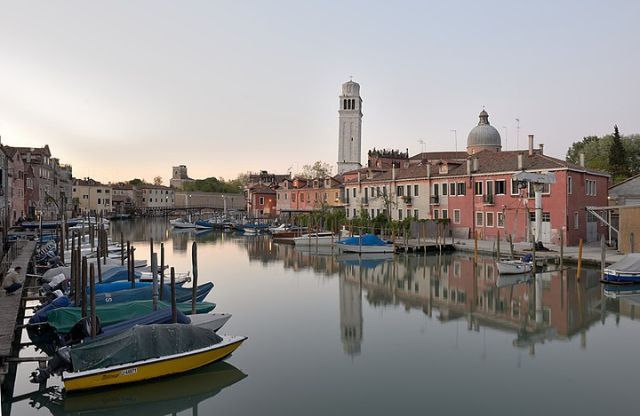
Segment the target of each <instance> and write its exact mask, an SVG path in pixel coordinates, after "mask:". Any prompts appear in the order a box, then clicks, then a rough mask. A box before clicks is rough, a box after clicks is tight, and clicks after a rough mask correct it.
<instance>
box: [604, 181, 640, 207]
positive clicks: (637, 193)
mask: <svg viewBox="0 0 640 416" xmlns="http://www.w3.org/2000/svg"><path fill="white" fill-rule="evenodd" d="M609 200H610V202H611V203H612V204H613V205H640V175H635V176H632V177H631V178H629V179H627V180H624V181H622V182H619V183H617V184H615V185H612V186H611V187H609Z"/></svg>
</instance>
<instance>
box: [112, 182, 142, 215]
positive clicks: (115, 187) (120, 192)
mask: <svg viewBox="0 0 640 416" xmlns="http://www.w3.org/2000/svg"><path fill="white" fill-rule="evenodd" d="M139 194H140V191H138V190H137V189H136V188H135V187H134V186H133V185H129V184H126V183H116V184H112V185H111V210H112V211H113V212H114V213H116V214H130V213H133V212H134V211H135V209H136V201H138V200H139V201H140V202H142V197H141V196H139Z"/></svg>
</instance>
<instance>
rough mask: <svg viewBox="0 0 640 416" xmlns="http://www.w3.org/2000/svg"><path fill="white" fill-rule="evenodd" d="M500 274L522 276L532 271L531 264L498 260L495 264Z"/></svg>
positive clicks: (520, 261)
mask: <svg viewBox="0 0 640 416" xmlns="http://www.w3.org/2000/svg"><path fill="white" fill-rule="evenodd" d="M496 266H497V267H498V273H500V274H523V273H529V272H531V270H532V269H533V264H532V263H531V262H527V261H523V260H500V261H497V262H496Z"/></svg>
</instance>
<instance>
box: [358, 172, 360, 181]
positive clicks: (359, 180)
mask: <svg viewBox="0 0 640 416" xmlns="http://www.w3.org/2000/svg"><path fill="white" fill-rule="evenodd" d="M358 183H360V172H358Z"/></svg>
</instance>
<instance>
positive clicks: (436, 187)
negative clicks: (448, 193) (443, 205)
mask: <svg viewBox="0 0 640 416" xmlns="http://www.w3.org/2000/svg"><path fill="white" fill-rule="evenodd" d="M439 189H440V186H439V185H438V184H437V183H434V184H433V196H438V194H440V192H439V191H438V190H439Z"/></svg>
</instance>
